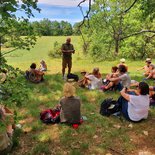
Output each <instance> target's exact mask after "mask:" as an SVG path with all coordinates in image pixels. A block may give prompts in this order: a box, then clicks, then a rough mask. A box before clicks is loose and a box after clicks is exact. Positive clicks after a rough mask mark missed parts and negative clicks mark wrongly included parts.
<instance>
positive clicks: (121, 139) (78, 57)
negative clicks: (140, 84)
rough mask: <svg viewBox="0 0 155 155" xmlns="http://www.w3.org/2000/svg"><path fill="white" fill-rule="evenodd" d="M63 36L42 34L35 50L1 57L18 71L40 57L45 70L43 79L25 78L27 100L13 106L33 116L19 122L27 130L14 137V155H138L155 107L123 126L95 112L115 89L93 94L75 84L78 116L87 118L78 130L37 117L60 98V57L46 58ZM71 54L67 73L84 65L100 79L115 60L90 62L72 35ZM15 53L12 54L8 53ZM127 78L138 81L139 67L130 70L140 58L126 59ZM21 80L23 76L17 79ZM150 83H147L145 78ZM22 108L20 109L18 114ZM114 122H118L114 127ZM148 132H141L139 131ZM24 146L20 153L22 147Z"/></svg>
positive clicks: (149, 142)
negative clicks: (34, 81)
mask: <svg viewBox="0 0 155 155" xmlns="http://www.w3.org/2000/svg"><path fill="white" fill-rule="evenodd" d="M65 39H66V37H42V38H39V40H38V43H37V44H36V46H35V48H34V49H32V50H31V51H22V50H18V51H16V52H15V53H13V54H11V57H7V60H8V63H9V64H12V65H13V66H15V67H19V68H20V69H22V70H23V71H24V70H26V69H27V68H29V65H30V63H31V62H36V63H37V64H39V62H40V60H41V59H44V60H45V61H46V62H47V65H48V72H47V75H45V82H43V83H40V84H32V83H29V82H27V81H26V80H25V84H26V85H27V87H28V88H29V89H30V92H29V94H30V95H29V97H30V100H29V102H28V103H27V104H26V105H24V107H22V108H20V109H19V118H21V119H23V120H26V119H27V118H33V120H32V121H25V123H24V124H23V125H22V126H23V128H24V127H29V128H31V130H30V131H29V132H28V133H27V134H24V133H22V136H21V138H20V141H21V142H22V143H19V144H20V145H21V147H17V148H16V150H14V151H13V154H15V155H19V154H20V155H21V154H26V153H27V154H60V155H64V154H70V155H81V154H82V155H83V154H95V155H96V154H97V155H100V154H101V155H104V154H106V153H111V154H116V155H117V154H119V153H120V154H126V155H130V154H138V153H137V152H138V151H139V150H141V148H147V150H150V151H152V152H153V151H154V150H153V149H154V146H153V145H154V143H155V141H154V138H153V137H155V132H154V126H153V124H154V118H155V108H154V109H153V108H152V109H151V110H150V114H149V118H148V120H146V121H144V122H141V123H138V124H134V123H132V125H133V128H129V127H128V126H129V124H130V122H128V121H126V120H124V119H123V118H121V119H120V118H117V117H114V116H110V117H103V116H101V115H100V114H99V109H100V103H101V102H102V101H103V100H104V99H105V98H108V97H113V98H114V99H117V98H118V96H119V92H105V93H102V92H99V91H97V90H94V91H89V90H86V89H81V88H77V96H79V97H80V98H81V101H82V105H81V112H82V115H84V116H86V117H87V118H88V120H87V121H85V122H84V123H83V124H82V125H81V126H80V127H79V129H77V130H75V129H72V127H71V126H66V125H61V124H59V125H44V124H42V123H41V122H40V121H39V114H40V112H41V111H42V110H44V109H47V108H54V107H55V105H57V104H58V102H59V99H60V98H61V97H62V88H63V84H64V81H63V80H62V77H61V59H52V58H49V57H48V51H49V50H50V48H51V46H52V44H53V43H54V41H56V40H57V41H59V42H61V43H63V42H65ZM72 42H73V44H74V45H75V49H76V53H75V55H73V68H72V72H74V73H77V74H78V75H80V74H79V71H80V70H82V69H86V70H87V71H89V72H91V71H92V69H93V68H94V67H99V68H100V71H101V73H103V77H104V76H105V74H106V73H109V72H110V70H111V66H113V65H117V64H118V62H119V60H115V61H111V62H110V61H103V62H95V61H92V60H91V59H90V58H89V57H86V56H83V55H82V52H81V49H82V48H81V47H80V38H79V37H72ZM14 56H18V57H14ZM127 64H128V68H129V72H130V76H131V78H132V79H136V80H137V81H141V80H142V78H143V76H142V71H140V72H137V71H136V69H137V68H140V67H141V66H143V65H144V61H135V62H134V61H131V60H127ZM23 78H24V77H23ZM148 83H149V84H151V85H153V84H154V83H153V81H151V80H149V81H148ZM22 109H24V112H20V111H21V110H22ZM114 125H120V126H121V127H120V128H119V129H117V128H116V127H114ZM144 130H145V131H148V133H149V135H148V136H145V135H144V134H143V131H144ZM23 148H24V151H23Z"/></svg>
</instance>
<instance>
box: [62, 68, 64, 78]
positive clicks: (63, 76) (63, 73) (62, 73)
mask: <svg viewBox="0 0 155 155" xmlns="http://www.w3.org/2000/svg"><path fill="white" fill-rule="evenodd" d="M64 75H65V68H64V67H63V68H62V76H63V77H64Z"/></svg>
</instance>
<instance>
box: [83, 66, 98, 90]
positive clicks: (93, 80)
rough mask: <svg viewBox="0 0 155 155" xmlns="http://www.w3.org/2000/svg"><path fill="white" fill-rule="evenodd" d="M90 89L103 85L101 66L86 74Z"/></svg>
mask: <svg viewBox="0 0 155 155" xmlns="http://www.w3.org/2000/svg"><path fill="white" fill-rule="evenodd" d="M85 78H86V80H87V83H88V88H89V89H96V88H99V86H100V85H101V74H100V72H99V68H94V69H93V72H92V73H91V74H88V75H85Z"/></svg>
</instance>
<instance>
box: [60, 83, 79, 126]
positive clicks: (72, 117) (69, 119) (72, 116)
mask: <svg viewBox="0 0 155 155" xmlns="http://www.w3.org/2000/svg"><path fill="white" fill-rule="evenodd" d="M63 95H64V97H62V98H61V100H60V104H59V105H58V107H60V108H61V110H60V121H61V122H62V123H69V124H74V123H80V119H81V111H80V107H81V101H80V99H79V98H78V97H75V87H74V86H72V85H71V84H70V83H65V85H64V87H63Z"/></svg>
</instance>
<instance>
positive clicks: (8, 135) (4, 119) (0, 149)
mask: <svg viewBox="0 0 155 155" xmlns="http://www.w3.org/2000/svg"><path fill="white" fill-rule="evenodd" d="M12 117H13V114H12V112H11V111H10V110H9V109H8V108H6V107H4V106H2V105H0V123H1V124H3V125H4V126H3V127H4V129H2V128H3V127H1V129H0V154H1V155H6V154H8V153H9V152H10V151H11V149H12V135H13V125H12V123H13V118H12Z"/></svg>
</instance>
